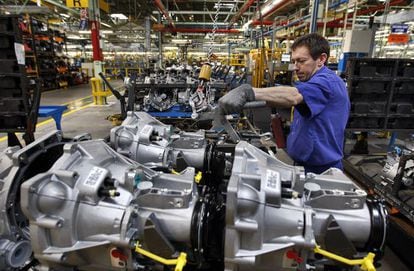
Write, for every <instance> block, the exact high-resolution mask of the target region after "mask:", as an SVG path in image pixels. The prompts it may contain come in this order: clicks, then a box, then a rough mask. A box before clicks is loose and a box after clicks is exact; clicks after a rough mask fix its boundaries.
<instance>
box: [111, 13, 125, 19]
mask: <svg viewBox="0 0 414 271" xmlns="http://www.w3.org/2000/svg"><path fill="white" fill-rule="evenodd" d="M111 18H117V19H120V20H128V17H127V16H125V15H124V14H122V13H113V14H111Z"/></svg>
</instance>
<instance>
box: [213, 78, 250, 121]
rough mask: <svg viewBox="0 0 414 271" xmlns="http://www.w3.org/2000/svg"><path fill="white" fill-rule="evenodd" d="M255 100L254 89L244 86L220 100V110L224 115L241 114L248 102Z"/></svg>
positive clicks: (233, 90)
mask: <svg viewBox="0 0 414 271" xmlns="http://www.w3.org/2000/svg"><path fill="white" fill-rule="evenodd" d="M254 100H255V96H254V91H253V88H252V87H251V86H250V85H248V84H243V85H241V86H239V87H237V88H234V89H232V90H231V91H230V92H229V93H227V94H226V95H224V96H223V97H221V98H220V99H219V100H218V104H219V110H220V111H221V112H222V113H223V114H224V115H227V114H232V113H240V112H241V111H242V110H243V106H244V104H245V103H247V102H253V101H254Z"/></svg>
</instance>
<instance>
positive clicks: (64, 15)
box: [59, 13, 70, 18]
mask: <svg viewBox="0 0 414 271" xmlns="http://www.w3.org/2000/svg"><path fill="white" fill-rule="evenodd" d="M59 15H60V16H62V17H65V18H70V16H69V15H67V14H65V13H59Z"/></svg>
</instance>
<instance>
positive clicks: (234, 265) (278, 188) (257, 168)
mask: <svg viewBox="0 0 414 271" xmlns="http://www.w3.org/2000/svg"><path fill="white" fill-rule="evenodd" d="M296 192H298V193H299V194H302V195H303V197H302V198H299V197H296ZM382 215H384V214H382ZM384 216H385V215H384ZM382 222H383V225H382V226H383V228H382V233H384V232H385V222H384V221H382ZM333 225H337V226H338V227H339V228H340V229H341V231H340V232H332V231H330V230H329V227H330V226H333ZM372 231H373V227H372V223H371V212H370V209H369V207H368V205H367V204H366V193H365V192H364V191H362V190H360V189H359V188H358V187H357V186H355V185H354V184H353V182H352V181H351V180H349V179H348V178H347V177H346V176H345V175H344V174H343V173H342V172H341V171H339V170H335V169H330V170H328V171H326V172H325V173H323V174H321V175H315V174H308V175H307V176H306V177H305V175H304V172H303V169H302V168H301V167H292V166H288V165H286V164H284V163H282V162H280V161H279V160H277V159H275V158H273V157H271V156H269V155H268V154H266V153H264V152H262V151H260V150H259V149H257V148H255V147H253V146H251V145H249V144H248V143H246V142H240V143H239V144H238V145H237V146H236V151H235V157H234V164H233V170H232V175H231V178H230V181H229V184H228V189H227V202H226V232H225V270H226V271H230V270H231V271H236V270H237V271H247V270H249V271H253V270H262V271H265V270H269V271H270V270H272V271H275V270H297V269H298V268H299V269H300V270H305V269H306V263H307V262H308V260H309V259H312V257H313V256H312V251H313V248H314V247H315V245H316V244H320V245H325V247H326V246H328V247H329V248H331V249H333V248H335V244H332V243H335V240H332V239H335V237H333V236H340V237H343V239H344V243H343V244H337V245H339V246H344V247H346V246H347V243H346V242H345V241H347V242H351V243H352V244H353V245H354V246H356V247H358V248H364V246H365V244H366V243H367V242H368V241H369V238H370V236H371V234H372ZM335 234H336V235H335ZM381 236H383V237H384V236H385V234H383V235H381ZM379 242H380V244H378V245H379V246H382V245H383V243H384V239H381V240H379ZM355 253H356V251H355ZM292 255H293V256H292ZM351 256H354V255H351Z"/></svg>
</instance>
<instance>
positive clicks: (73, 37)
mask: <svg viewBox="0 0 414 271" xmlns="http://www.w3.org/2000/svg"><path fill="white" fill-rule="evenodd" d="M66 38H67V39H69V40H83V39H85V38H82V37H81V36H79V35H68V36H66Z"/></svg>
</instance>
